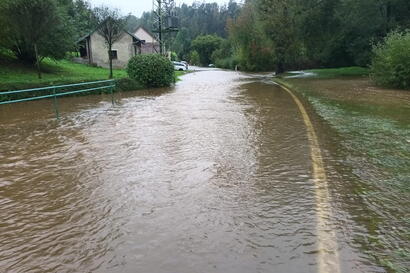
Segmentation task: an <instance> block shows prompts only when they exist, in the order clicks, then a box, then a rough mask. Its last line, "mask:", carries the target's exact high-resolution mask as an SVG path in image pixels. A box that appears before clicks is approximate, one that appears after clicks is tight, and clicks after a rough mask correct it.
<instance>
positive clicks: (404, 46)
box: [371, 30, 410, 89]
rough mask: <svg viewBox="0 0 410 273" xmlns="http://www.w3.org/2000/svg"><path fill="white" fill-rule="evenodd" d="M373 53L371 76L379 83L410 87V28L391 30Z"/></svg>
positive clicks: (374, 48) (404, 87)
mask: <svg viewBox="0 0 410 273" xmlns="http://www.w3.org/2000/svg"><path fill="white" fill-rule="evenodd" d="M373 54H374V56H373V59H372V65H371V77H372V79H373V80H374V81H375V82H376V83H377V84H379V85H382V86H390V87H396V88H403V89H410V30H407V31H404V32H397V31H393V32H391V33H390V34H388V35H387V37H386V38H385V40H384V42H382V43H378V44H377V45H375V46H374V47H373Z"/></svg>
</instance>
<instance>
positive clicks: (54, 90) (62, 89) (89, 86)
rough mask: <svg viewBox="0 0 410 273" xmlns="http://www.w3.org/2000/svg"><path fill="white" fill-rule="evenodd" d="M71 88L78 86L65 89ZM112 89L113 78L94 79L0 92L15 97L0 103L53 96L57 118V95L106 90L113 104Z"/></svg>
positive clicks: (113, 86) (58, 115) (0, 94)
mask: <svg viewBox="0 0 410 273" xmlns="http://www.w3.org/2000/svg"><path fill="white" fill-rule="evenodd" d="M73 88H74V89H75V88H80V90H71V91H67V90H69V89H73ZM83 88H85V89H83ZM114 89H115V80H105V81H94V82H85V83H76V84H67V85H57V86H49V87H42V88H32V89H24V90H15V91H5V92H0V96H1V97H3V96H9V95H11V97H15V98H14V99H13V98H10V99H5V100H2V101H0V105H2V104H10V103H17V102H24V101H32V100H40V99H46V98H53V105H54V111H55V113H56V118H57V119H59V118H60V113H59V110H58V101H57V97H62V96H67V95H72V94H79V93H84V92H91V91H95V90H108V91H110V93H111V101H112V104H113V105H114ZM39 93H40V94H39ZM41 93H47V94H41ZM21 95H22V96H23V98H16V97H19V96H21ZM30 95H32V96H30Z"/></svg>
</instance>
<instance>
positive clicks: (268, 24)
mask: <svg viewBox="0 0 410 273" xmlns="http://www.w3.org/2000/svg"><path fill="white" fill-rule="evenodd" d="M298 8H299V6H298V5H297V0H258V10H259V15H260V19H261V20H262V22H263V24H264V26H265V32H266V33H267V35H268V36H269V38H270V39H271V40H272V41H273V43H274V49H275V57H276V73H277V74H280V73H283V72H285V70H286V69H287V66H292V65H294V64H295V63H296V62H297V56H298V54H299V53H300V45H301V42H300V40H299V36H298V30H297V24H296V22H297V16H298V15H299V11H298Z"/></svg>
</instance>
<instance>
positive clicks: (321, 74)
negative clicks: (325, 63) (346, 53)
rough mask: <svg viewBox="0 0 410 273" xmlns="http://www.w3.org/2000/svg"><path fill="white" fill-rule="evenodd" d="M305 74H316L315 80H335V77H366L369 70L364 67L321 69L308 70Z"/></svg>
mask: <svg viewBox="0 0 410 273" xmlns="http://www.w3.org/2000/svg"><path fill="white" fill-rule="evenodd" d="M306 72H312V73H315V74H316V76H315V77H316V78H337V77H355V76H368V75H369V69H368V68H365V67H358V66H352V67H340V68H323V69H310V70H306Z"/></svg>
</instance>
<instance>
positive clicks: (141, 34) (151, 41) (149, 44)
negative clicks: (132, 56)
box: [134, 27, 159, 54]
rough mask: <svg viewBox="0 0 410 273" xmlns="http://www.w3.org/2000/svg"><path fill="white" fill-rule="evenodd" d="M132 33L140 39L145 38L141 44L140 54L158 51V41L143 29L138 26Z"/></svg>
mask: <svg viewBox="0 0 410 273" xmlns="http://www.w3.org/2000/svg"><path fill="white" fill-rule="evenodd" d="M134 35H135V36H136V37H138V39H140V40H145V44H143V45H141V53H142V54H149V53H159V43H158V41H157V40H156V39H155V38H154V37H153V36H151V34H149V33H148V32H147V31H145V29H143V28H141V27H140V28H138V29H137V30H136V31H135V33H134Z"/></svg>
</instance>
